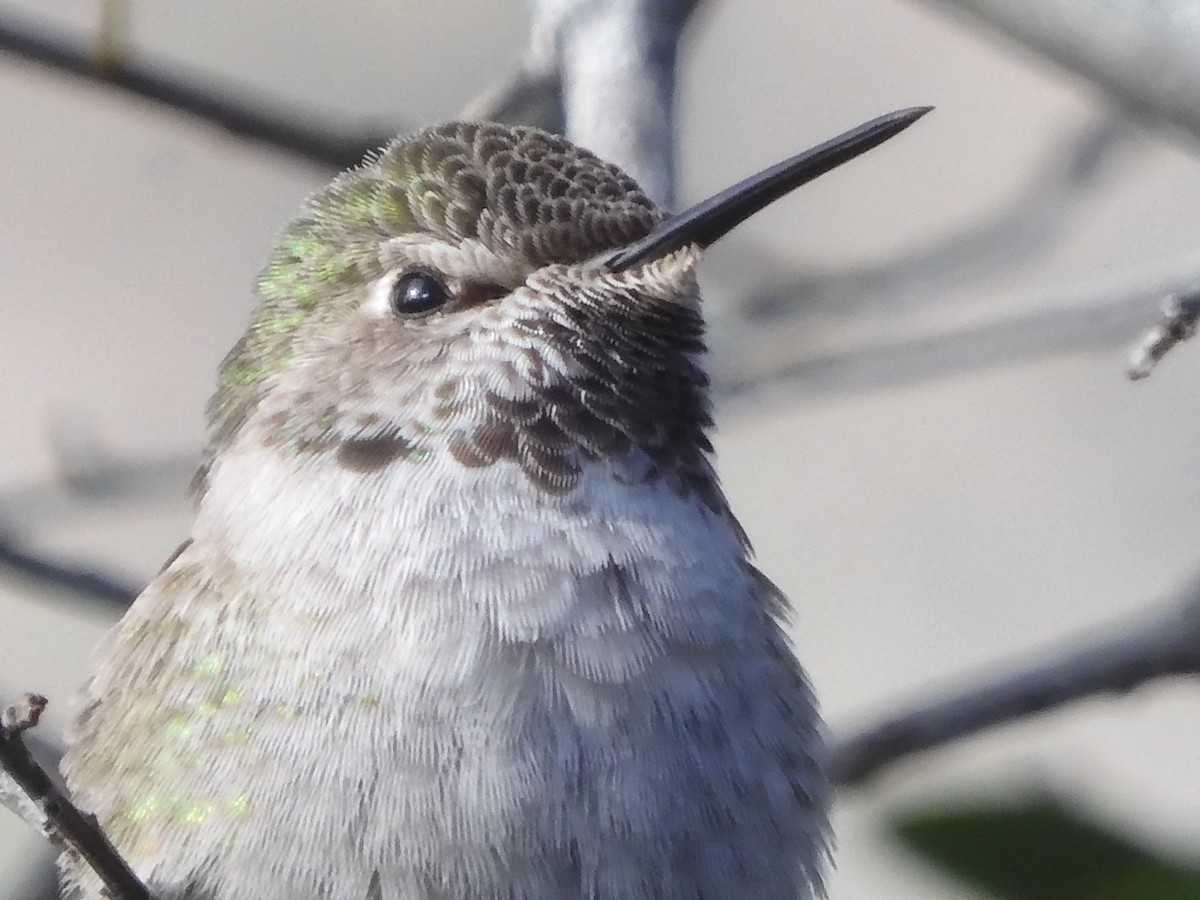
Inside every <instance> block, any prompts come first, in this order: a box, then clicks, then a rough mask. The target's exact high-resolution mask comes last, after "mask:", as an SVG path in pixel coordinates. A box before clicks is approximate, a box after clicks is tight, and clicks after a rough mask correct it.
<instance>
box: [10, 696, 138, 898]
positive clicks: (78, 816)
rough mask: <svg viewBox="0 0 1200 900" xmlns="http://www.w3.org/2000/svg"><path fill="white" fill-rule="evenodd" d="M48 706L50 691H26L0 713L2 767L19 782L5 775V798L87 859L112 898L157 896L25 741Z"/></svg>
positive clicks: (26, 817) (60, 844)
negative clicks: (6, 779)
mask: <svg viewBox="0 0 1200 900" xmlns="http://www.w3.org/2000/svg"><path fill="white" fill-rule="evenodd" d="M45 708H46V698H45V697H40V696H38V695H37V694H26V695H25V697H24V698H23V699H22V700H21V702H20V703H17V704H15V705H13V706H10V707H8V709H6V710H5V711H4V712H3V714H2V715H0V769H2V770H3V772H4V773H6V774H7V776H8V778H9V779H11V785H15V786H16V788H17V790H16V791H13V790H12V789H11V786H10V784H9V783H7V782H5V781H4V780H0V802H3V803H4V805H5V806H8V807H9V808H10V809H12V810H13V811H14V812H16V813H17V815H19V816H21V818H22V819H24V820H25V821H27V822H29V823H30V824H31V825H33V827H34V828H36V829H37V830H38V831H40V832H41V833H42V834H44V835H46V837H48V838H49V839H50V841H51V842H52V843H53V844H54V845H55V846H57V847H59V848H60V849H62V850H64V851H65V852H68V853H72V854H75V855H77V856H78V857H79V858H80V859H82V860H84V861H86V862H87V864H88V865H89V866H91V867H92V869H93V870H94V871H95V872H96V874H97V875H98V876H99V877H100V879H101V881H103V882H104V886H105V887H106V888H107V890H108V894H109V896H111V897H112V898H113V900H153V896H152V895H151V893H150V891H149V889H148V888H147V887H146V886H145V885H144V884H143V883H142V881H141V880H140V879H139V878H138V877H137V875H135V874H134V873H133V870H132V869H130V868H129V865H128V864H127V863H126V862H125V860H124V859H122V858H121V855H120V854H119V853H118V852H117V850H116V848H115V847H113V845H112V843H111V842H110V841H109V840H108V838H107V837H106V836H105V834H104V832H103V831H101V830H100V826H99V825H97V824H96V820H95V819H94V818H92V817H91V816H89V815H87V814H86V813H83V812H81V811H80V810H79V809H78V807H76V806H75V805H74V804H73V803H72V802H71V801H70V800H69V799H67V797H66V795H64V794H63V793H62V791H60V790H59V789H58V788H57V787H56V786H55V784H54V782H53V780H52V779H51V778H50V775H49V774H48V773H47V772H46V770H45V769H43V768H42V767H41V766H40V765H39V764H38V763H37V761H36V760H35V759H34V758H33V756H32V755H31V754H30V752H29V750H28V748H27V747H26V746H25V742H24V740H23V738H22V735H23V734H24V732H26V731H28V730H29V729H30V728H33V727H34V726H35V725H37V722H38V719H39V718H40V717H41V714H42V711H43V710H44V709H45ZM14 795H15V796H14ZM18 798H23V800H20V799H18ZM30 804H32V808H33V809H36V811H37V815H36V816H35V817H31V812H30V809H31V807H30Z"/></svg>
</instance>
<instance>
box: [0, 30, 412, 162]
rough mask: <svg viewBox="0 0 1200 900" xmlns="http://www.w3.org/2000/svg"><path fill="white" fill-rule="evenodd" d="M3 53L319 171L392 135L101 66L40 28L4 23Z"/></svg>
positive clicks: (358, 156)
mask: <svg viewBox="0 0 1200 900" xmlns="http://www.w3.org/2000/svg"><path fill="white" fill-rule="evenodd" d="M0 54H6V55H8V56H12V57H16V58H18V59H21V60H24V61H26V62H29V63H33V64H35V65H39V66H43V67H45V68H47V69H51V70H53V71H56V72H61V73H63V74H66V75H71V76H74V77H75V78H79V79H82V80H84V81H86V82H88V83H89V84H94V85H99V86H102V87H107V88H110V89H113V90H118V91H121V92H124V93H127V94H130V95H133V96H136V97H139V98H141V99H143V100H150V101H152V102H154V103H158V104H161V105H163V106H166V107H169V108H170V109H172V110H175V111H177V112H180V113H184V114H186V115H189V116H192V117H194V118H197V119H202V120H204V121H205V122H208V123H210V124H213V125H217V126H219V127H221V128H223V129H225V130H226V131H228V132H230V133H231V134H234V135H236V136H237V137H240V138H244V139H246V140H250V141H254V142H255V143H259V144H265V145H267V146H269V147H273V148H274V149H276V150H281V151H284V152H286V153H289V154H291V155H293V156H297V157H300V158H301V159H304V160H307V161H309V162H312V163H316V164H317V165H321V166H328V167H332V168H337V169H344V168H346V167H348V166H352V165H356V164H357V163H359V162H360V161H361V160H362V158H363V155H364V154H365V153H366V152H368V151H370V150H373V149H375V148H376V147H379V146H380V145H382V144H384V143H386V142H387V141H388V140H389V139H390V138H391V137H392V136H393V135H394V132H390V131H388V132H378V131H362V130H360V131H357V132H355V131H353V130H351V129H347V128H342V127H334V126H332V125H329V126H325V127H320V126H318V127H312V126H307V125H304V124H300V123H301V122H304V121H306V120H308V119H309V118H310V117H307V116H304V115H300V114H297V113H296V112H295V111H287V110H281V109H274V108H272V106H271V105H270V104H268V103H266V102H262V101H260V100H250V99H248V98H247V97H246V96H244V95H241V96H239V95H237V94H235V93H234V92H233V91H230V90H228V89H225V88H217V87H215V86H212V85H206V84H205V81H206V79H205V78H203V77H192V76H184V75H182V74H181V73H178V72H168V71H166V70H163V69H159V68H150V67H147V66H142V65H137V64H134V63H128V62H124V61H122V60H121V59H119V58H113V59H108V60H106V61H104V62H103V63H100V62H98V60H97V57H96V54H95V53H94V52H93V51H92V49H91V48H90V47H89V46H88V45H87V44H86V43H85V42H84V41H69V40H65V39H63V38H60V37H58V36H57V35H53V34H49V33H47V32H45V31H43V30H41V29H37V28H32V27H30V26H27V25H19V24H17V23H16V22H14V21H12V20H11V19H5V20H3V21H0Z"/></svg>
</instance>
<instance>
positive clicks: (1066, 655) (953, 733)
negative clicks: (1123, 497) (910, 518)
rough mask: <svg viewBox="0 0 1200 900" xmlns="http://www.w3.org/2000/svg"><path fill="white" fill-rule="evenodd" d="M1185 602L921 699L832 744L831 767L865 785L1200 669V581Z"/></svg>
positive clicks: (840, 778) (850, 782) (848, 781)
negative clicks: (978, 741) (948, 751)
mask: <svg viewBox="0 0 1200 900" xmlns="http://www.w3.org/2000/svg"><path fill="white" fill-rule="evenodd" d="M1188 594H1189V596H1188V597H1187V599H1186V602H1184V603H1183V604H1179V603H1173V604H1171V605H1170V606H1169V607H1168V608H1167V609H1165V610H1163V611H1161V612H1155V613H1151V614H1150V615H1149V616H1148V617H1146V616H1143V617H1139V619H1138V623H1141V622H1145V621H1146V620H1147V618H1149V621H1150V624H1148V625H1144V624H1131V625H1129V626H1128V627H1127V628H1125V629H1122V630H1120V631H1118V632H1117V633H1115V634H1113V635H1111V636H1109V637H1106V638H1104V639H1103V640H1100V641H1096V642H1093V643H1091V644H1089V645H1086V646H1083V647H1080V648H1078V649H1068V650H1057V651H1054V652H1050V653H1048V654H1046V659H1047V660H1048V661H1046V662H1038V663H1035V664H1033V665H1031V666H1028V667H1027V668H1024V669H1021V670H1018V671H1017V672H1015V673H1013V674H1011V675H1007V676H1004V677H1001V678H999V679H996V680H992V681H983V682H981V683H980V684H979V685H978V686H977V687H974V688H971V689H969V690H967V691H964V692H962V693H959V694H956V695H952V696H951V697H949V698H947V699H945V700H939V701H935V702H933V703H930V704H927V705H922V706H920V707H918V708H916V709H912V710H909V711H906V712H903V713H901V714H899V715H897V716H894V717H890V718H887V719H885V720H884V721H882V722H880V723H878V724H875V725H872V726H870V727H869V728H867V729H865V730H863V731H862V732H860V733H859V734H857V735H854V736H853V737H851V738H848V739H845V740H842V741H838V742H835V743H834V744H833V746H832V748H831V765H830V772H831V776H832V778H833V781H834V783H835V784H837V785H839V786H841V787H853V786H856V785H861V784H863V783H864V782H866V781H867V780H868V779H870V778H871V777H873V776H874V775H876V774H877V773H878V772H879V771H880V770H882V769H884V768H886V767H887V766H890V765H892V764H894V763H896V762H898V761H900V760H902V759H906V758H907V757H909V756H912V755H914V754H916V753H922V752H925V751H928V750H931V749H933V748H935V747H941V746H943V745H945V744H948V743H950V742H952V741H956V740H959V739H961V738H964V737H967V736H970V735H973V734H978V733H979V732H982V731H985V730H987V729H989V728H994V727H996V726H997V725H1003V724H1006V723H1009V722H1012V721H1016V720H1019V719H1023V718H1026V717H1029V716H1033V715H1038V714H1040V713H1044V712H1047V711H1050V710H1053V709H1057V708H1059V707H1061V706H1064V705H1066V704H1069V703H1075V702H1077V701H1079V700H1082V699H1085V698H1089V697H1097V696H1101V695H1105V694H1124V693H1127V692H1129V691H1132V690H1134V689H1135V688H1137V687H1140V686H1142V685H1144V684H1146V683H1147V682H1150V681H1154V680H1157V679H1160V678H1170V677H1178V676H1195V675H1200V580H1198V581H1196V582H1195V583H1194V584H1192V585H1191V586H1190V588H1189V590H1188Z"/></svg>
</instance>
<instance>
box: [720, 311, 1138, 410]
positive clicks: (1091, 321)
mask: <svg viewBox="0 0 1200 900" xmlns="http://www.w3.org/2000/svg"><path fill="white" fill-rule="evenodd" d="M1159 293H1161V289H1152V290H1150V291H1147V290H1143V289H1138V290H1131V291H1129V292H1127V293H1125V294H1119V295H1116V296H1114V297H1109V298H1103V299H1099V300H1096V299H1090V300H1086V301H1079V302H1076V303H1072V304H1070V305H1069V306H1065V305H1064V304H1063V303H1062V302H1061V301H1057V300H1055V301H1047V302H1045V303H1042V304H1038V307H1039V309H1040V310H1043V311H1038V312H1033V313H1029V314H1027V315H1022V316H1011V317H1007V318H1004V319H1001V320H998V321H990V322H983V323H980V324H977V325H971V326H966V327H963V328H959V329H956V330H953V331H939V332H936V333H933V334H926V335H920V336H916V337H913V338H911V339H908V340H898V341H878V342H872V343H868V342H865V341H862V340H850V341H846V343H847V344H848V345H849V346H847V348H846V349H842V350H837V349H834V350H828V349H825V347H826V345H828V344H830V343H833V341H832V340H830V338H829V335H827V334H824V333H822V331H821V329H819V328H817V327H815V326H814V325H813V324H812V323H808V324H805V323H803V322H802V323H791V322H789V323H785V324H783V325H779V324H777V325H776V327H775V329H774V330H773V331H771V332H769V333H768V332H765V331H764V330H763V329H752V330H751V329H740V330H739V329H736V328H720V329H714V331H713V334H712V338H711V343H712V348H713V363H712V369H713V374H714V383H715V384H716V387H717V390H718V393H719V396H720V397H721V399H722V400H728V399H730V398H734V397H740V396H743V395H746V394H751V393H761V392H764V391H769V390H774V389H779V388H780V387H782V386H783V385H787V387H788V390H789V391H791V390H793V389H794V388H795V387H796V386H797V385H799V386H802V387H803V389H804V390H805V391H809V392H813V393H838V392H846V391H862V390H873V389H877V388H880V387H894V386H896V385H898V384H912V383H918V382H921V381H928V380H932V379H936V378H944V377H946V376H947V375H956V374H961V373H964V372H977V371H981V370H987V369H992V368H997V367H1000V366H1006V365H1012V364H1013V363H1016V362H1020V361H1024V360H1034V359H1042V358H1046V357H1054V356H1061V355H1064V354H1068V353H1081V352H1094V351H1097V350H1100V351H1111V350H1114V349H1116V348H1118V347H1120V346H1121V345H1123V344H1125V343H1126V342H1127V341H1128V339H1129V335H1130V334H1131V333H1132V332H1133V330H1134V329H1135V328H1137V327H1138V326H1139V325H1140V324H1141V323H1143V322H1145V320H1146V318H1147V316H1148V313H1149V310H1150V309H1151V308H1152V306H1153V300H1152V299H1151V297H1153V296H1154V295H1156V294H1159ZM816 348H820V349H819V350H818V349H816Z"/></svg>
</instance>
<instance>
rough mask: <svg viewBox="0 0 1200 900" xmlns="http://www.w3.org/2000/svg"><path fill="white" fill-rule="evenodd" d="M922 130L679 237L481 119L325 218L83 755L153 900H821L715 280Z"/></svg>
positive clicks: (378, 173)
mask: <svg viewBox="0 0 1200 900" xmlns="http://www.w3.org/2000/svg"><path fill="white" fill-rule="evenodd" d="M924 111H925V110H923V109H916V110H908V111H904V112H901V113H895V114H893V115H891V116H886V117H884V118H882V119H879V120H876V121H874V122H872V123H868V124H867V125H865V126H862V127H861V128H859V129H856V130H855V131H852V132H849V133H847V134H846V135H843V136H841V137H840V138H837V139H835V140H833V141H831V142H829V143H827V144H824V145H821V146H820V147H817V148H815V149H814V150H812V151H809V152H808V153H805V154H801V155H800V156H798V157H795V158H793V159H792V160H789V161H787V162H785V163H782V164H780V165H779V166H776V167H774V168H773V169H770V170H767V171H766V172H764V173H762V174H761V175H758V176H755V177H753V178H750V179H747V180H746V181H745V182H743V183H741V184H739V185H737V186H736V187H734V188H731V189H729V190H728V191H725V192H723V193H722V194H720V195H718V196H717V197H714V198H713V199H712V200H709V201H707V202H705V203H702V204H700V205H699V206H698V207H694V208H693V209H692V210H689V211H688V212H685V213H683V214H681V215H678V216H669V215H667V214H666V213H664V212H663V211H662V210H661V209H659V208H658V207H657V206H656V205H655V204H654V203H653V202H651V201H650V200H649V199H648V198H647V197H646V196H645V195H644V194H643V193H642V192H641V190H639V188H638V186H637V185H636V184H635V183H634V182H633V180H632V179H630V178H629V177H628V176H626V175H625V174H624V173H622V172H621V171H620V170H619V169H618V168H617V167H615V166H613V165H610V164H608V163H605V162H603V161H601V160H600V159H598V158H596V157H595V156H594V155H592V154H591V153H589V152H587V151H586V150H583V149H581V148H579V147H576V146H574V145H572V144H571V143H569V142H568V141H566V140H565V139H563V138H560V137H556V136H553V135H550V134H547V133H545V132H542V131H539V130H536V129H533V128H521V127H517V128H513V127H506V126H502V125H494V124H481V123H455V124H450V125H442V126H438V127H435V128H430V129H428V130H425V131H421V132H418V133H417V134H415V135H413V136H410V137H406V138H403V139H400V140H397V141H396V142H394V143H393V144H391V145H390V146H389V147H387V148H386V149H385V150H383V151H382V152H381V153H379V154H378V155H376V156H373V157H371V158H369V159H368V160H367V161H366V162H365V163H364V164H363V165H362V166H360V167H359V168H357V169H354V170H352V171H350V172H348V173H346V174H344V175H342V176H341V177H339V178H337V179H336V180H335V181H334V182H333V183H332V184H331V185H330V186H329V187H328V188H326V189H325V190H323V191H321V192H320V193H318V194H317V195H316V196H314V197H313V198H312V199H311V200H310V201H309V202H308V205H307V208H306V210H305V212H304V213H303V215H302V216H301V217H300V218H298V219H297V220H296V221H294V222H293V223H292V224H291V225H290V226H289V227H288V228H287V230H286V231H285V232H284V234H283V237H282V238H281V240H280V242H279V245H278V248H277V249H276V251H275V253H274V255H273V257H272V258H271V261H270V263H269V264H268V265H267V268H266V270H265V272H264V274H263V276H262V278H261V280H260V282H259V295H260V299H261V303H260V305H259V307H258V310H257V312H256V314H255V316H254V319H253V322H252V323H251V325H250V327H249V329H248V331H247V332H246V334H245V335H244V336H243V337H242V339H241V340H240V341H239V342H238V343H237V345H236V346H235V347H234V349H233V350H232V352H231V353H230V354H229V356H228V357H227V358H226V359H225V362H224V364H223V365H222V368H221V374H220V381H219V387H218V390H217V393H216V396H215V397H214V398H213V400H212V403H211V405H210V407H209V426H210V442H209V445H208V450H207V453H206V461H205V463H204V465H203V468H202V470H201V472H200V474H199V476H198V478H197V495H198V498H199V502H198V515H197V518H196V522H195V526H194V528H193V530H192V535H191V539H190V540H189V541H187V542H186V543H185V544H184V545H183V547H182V548H181V549H180V551H179V552H178V553H177V554H176V555H175V556H174V557H173V558H172V559H171V560H170V562H169V563H168V564H167V565H166V567H165V568H164V569H163V571H162V573H161V574H160V575H159V576H158V577H157V578H156V579H155V580H154V581H153V582H152V583H151V584H150V586H149V587H148V588H147V589H146V590H145V592H143V593H142V595H141V596H140V597H139V598H138V599H137V601H136V602H135V603H134V604H133V606H132V607H131V609H130V610H129V612H128V614H127V615H126V616H125V618H124V619H123V620H122V621H121V623H120V625H118V627H117V628H116V630H115V632H114V633H113V635H112V636H111V638H110V640H109V643H108V644H107V649H106V651H105V654H104V658H103V661H102V662H101V664H100V667H99V671H98V673H97V674H96V676H95V678H94V679H93V680H92V681H91V683H90V685H89V689H88V701H89V702H88V705H87V708H86V709H85V710H84V712H83V713H82V715H81V716H80V718H79V720H78V723H77V724H76V726H75V728H74V733H73V735H72V736H71V746H70V750H69V752H68V754H67V757H66V759H65V761H64V770H65V773H66V776H67V778H68V782H69V784H70V786H71V788H72V789H73V791H74V792H75V796H76V798H77V800H78V802H79V803H80V805H81V806H83V807H84V808H85V809H88V810H91V811H92V812H94V813H95V815H96V816H97V817H98V820H99V822H100V823H101V825H102V826H103V828H104V829H105V831H106V832H107V833H108V835H109V836H110V837H111V839H112V840H113V842H114V843H115V845H116V847H117V848H118V849H119V850H120V851H121V853H122V854H123V855H124V856H125V857H126V859H127V860H128V861H129V862H130V863H131V864H132V866H133V867H134V869H135V870H136V871H137V873H138V874H139V875H140V876H141V877H142V878H143V879H144V880H145V881H146V883H147V884H148V886H149V887H150V889H151V890H152V891H153V892H154V893H155V894H156V896H158V897H159V898H161V900H185V898H186V900H432V898H445V900H575V898H579V900H582V898H589V900H618V898H622V900H651V898H663V900H666V898H679V900H683V898H687V900H695V898H706V900H733V898H738V900H741V898H758V900H776V898H778V900H782V898H788V900H791V898H795V897H798V896H799V897H814V896H817V895H820V894H821V893H822V888H821V870H822V864H823V861H824V858H825V856H826V840H827V823H826V807H827V802H828V789H827V785H826V781H825V779H824V778H823V776H822V773H821V767H820V761H819V755H820V754H819V734H818V731H819V721H818V718H817V714H816V711H815V707H814V703H813V698H812V695H811V693H810V691H809V688H808V685H807V683H806V681H805V678H804V675H803V673H802V671H801V669H800V666H799V664H798V663H797V661H796V659H795V657H794V655H793V653H792V651H791V649H790V647H789V645H788V641H787V639H786V638H785V635H784V632H783V630H782V627H781V623H780V619H781V618H782V617H783V616H784V614H785V610H786V602H785V600H784V598H783V597H782V596H781V595H780V593H779V591H778V590H777V589H776V588H775V587H774V586H773V585H772V584H771V583H770V582H769V581H768V580H767V579H766V578H765V577H764V576H763V575H762V574H761V573H760V572H759V571H758V570H757V569H756V568H755V567H754V566H753V565H752V564H751V562H750V558H749V557H750V549H749V544H748V542H747V540H746V537H745V534H744V533H743V531H742V529H741V527H740V526H739V525H738V522H737V520H736V519H735V518H734V516H733V514H732V513H731V512H730V510H729V506H728V504H727V502H726V500H725V496H724V494H723V493H722V491H721V488H720V486H719V484H718V481H717V476H716V474H715V472H714V470H713V466H712V446H711V444H710V443H709V440H708V436H707V435H708V431H709V429H710V427H711V425H712V420H711V418H710V412H709V382H708V378H707V376H706V374H705V368H704V343H703V321H702V318H701V313H700V295H699V292H698V290H697V286H696V278H695V267H696V263H697V261H698V260H699V258H700V255H701V251H702V250H703V248H704V247H706V246H708V245H709V244H711V243H712V242H713V241H715V240H717V239H718V238H719V237H720V236H721V235H723V234H724V233H725V232H727V231H728V230H729V229H730V228H732V227H733V226H734V225H735V224H737V222H740V221H741V220H743V219H744V218H746V217H747V216H749V215H751V214H753V212H754V211H756V210H757V209H759V208H761V207H762V206H765V205H766V204H767V203H769V202H771V201H772V200H773V199H775V198H776V197H778V196H781V195H782V194H783V193H786V192H787V191H789V190H791V189H792V188H793V187H795V186H796V185H798V184H800V183H803V182H805V181H807V180H810V179H811V178H814V177H816V176H817V175H819V174H821V173H822V172H825V171H828V170H829V169H830V168H832V167H834V166H835V165H838V164H840V163H841V162H844V161H845V160H847V159H850V158H852V157H854V156H856V155H858V154H859V153H862V152H864V151H865V150H867V149H869V148H870V147H873V146H875V145H876V144H878V143H880V142H882V141H884V140H886V139H887V138H889V137H891V136H892V135H894V134H896V133H897V132H899V131H900V130H902V129H903V128H905V127H907V126H908V125H909V124H911V123H912V122H913V121H915V120H916V119H917V118H918V117H919V116H920V115H921V114H922V113H923V112H924ZM65 882H66V884H67V886H68V888H69V889H70V890H71V891H73V892H74V893H73V895H74V896H78V897H83V898H89V900H90V898H98V897H101V896H103V895H102V892H101V889H100V887H99V885H98V883H97V882H96V880H95V879H94V877H93V876H92V875H91V874H90V873H89V872H87V871H81V870H79V869H77V868H73V867H72V866H70V865H67V867H66V871H65Z"/></svg>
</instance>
